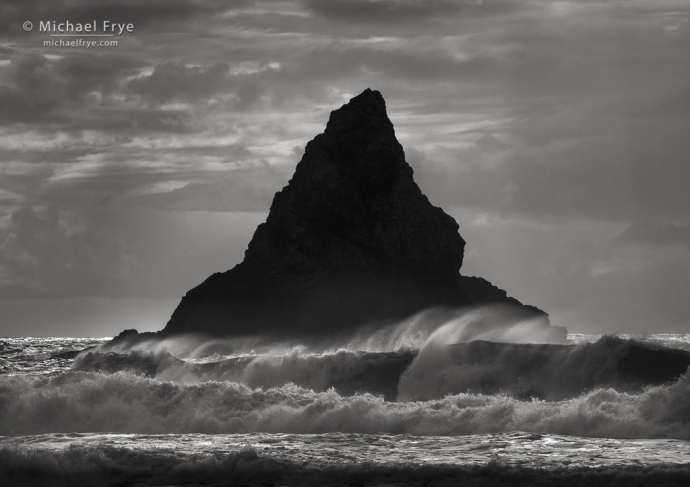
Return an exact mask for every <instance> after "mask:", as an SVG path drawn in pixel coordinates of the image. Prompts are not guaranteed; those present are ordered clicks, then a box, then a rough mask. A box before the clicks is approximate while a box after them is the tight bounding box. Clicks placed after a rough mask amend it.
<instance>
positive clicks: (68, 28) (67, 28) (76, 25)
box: [38, 20, 134, 36]
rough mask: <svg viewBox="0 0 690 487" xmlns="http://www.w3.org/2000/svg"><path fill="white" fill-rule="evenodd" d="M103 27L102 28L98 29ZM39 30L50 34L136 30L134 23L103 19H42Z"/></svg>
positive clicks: (119, 33)
mask: <svg viewBox="0 0 690 487" xmlns="http://www.w3.org/2000/svg"><path fill="white" fill-rule="evenodd" d="M99 24H100V27H102V28H101V29H100V30H99V29H98V27H99ZM38 30H39V32H47V33H49V34H81V33H86V34H97V33H98V34H104V35H118V36H120V35H122V34H124V33H126V32H134V24H120V23H117V22H111V21H109V20H103V21H102V22H100V23H99V22H98V21H96V20H94V21H91V22H86V23H81V22H70V21H69V20H68V21H65V22H56V21H54V20H53V21H50V20H46V21H44V20H41V21H40V22H39V23H38Z"/></svg>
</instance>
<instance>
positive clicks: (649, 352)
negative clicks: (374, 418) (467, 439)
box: [398, 329, 690, 400]
mask: <svg viewBox="0 0 690 487" xmlns="http://www.w3.org/2000/svg"><path fill="white" fill-rule="evenodd" d="M453 342H454V336H453V335H452V334H448V333H446V330H444V329H439V330H438V331H437V332H436V333H435V334H434V335H432V337H431V338H430V339H429V340H428V341H427V343H426V344H425V345H424V347H422V349H421V350H420V352H419V354H418V355H417V357H416V358H415V359H414V362H413V363H412V365H411V366H410V368H409V369H408V370H407V371H406V372H405V374H404V375H403V376H402V379H401V381H400V387H399V396H398V397H399V399H402V400H412V399H434V398H441V397H443V396H445V395H447V394H457V393H459V392H467V391H473V392H482V393H487V394H492V393H500V392H503V393H509V394H511V395H513V396H516V397H522V398H531V397H536V398H540V399H550V400H558V399H565V398H570V397H575V396H578V395H579V394H581V393H583V392H586V391H590V390H592V389H594V388H614V389H616V390H618V391H629V392H639V391H641V390H643V389H644V388H645V387H647V386H649V385H659V384H663V383H668V382H671V381H673V380H675V379H677V378H678V377H679V376H680V375H681V374H683V373H684V372H685V371H686V370H687V368H688V367H690V352H687V351H684V350H674V349H668V348H664V347H660V346H656V345H651V344H646V343H641V342H637V341H635V340H624V339H621V338H617V337H613V336H604V337H602V338H600V339H599V340H598V341H597V342H595V343H584V344H580V345H551V344H540V345H539V344H509V343H495V342H487V341H473V342H469V343H453Z"/></svg>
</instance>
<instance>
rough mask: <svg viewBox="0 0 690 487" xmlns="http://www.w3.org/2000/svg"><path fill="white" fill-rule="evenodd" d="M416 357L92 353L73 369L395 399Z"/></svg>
mask: <svg viewBox="0 0 690 487" xmlns="http://www.w3.org/2000/svg"><path fill="white" fill-rule="evenodd" d="M414 356H415V354H414V352H411V351H407V352H403V351H401V352H381V353H375V352H362V351H350V350H339V351H337V352H334V353H324V354H314V353H309V352H306V351H305V350H303V349H302V348H299V347H298V348H295V349H293V350H291V351H289V352H287V353H267V354H261V355H249V356H240V357H233V358H228V359H223V360H219V361H217V362H204V363H194V362H187V361H184V360H180V359H178V358H175V357H174V356H172V355H171V354H170V353H168V352H166V351H156V352H145V351H144V352H140V351H130V352H128V353H115V352H105V353H104V352H99V351H89V352H86V353H83V354H81V355H79V356H78V357H77V358H76V359H75V360H74V363H73V365H72V369H73V370H78V371H85V372H105V373H115V372H119V371H124V372H127V373H130V374H135V375H143V376H147V377H156V378H158V379H161V380H166V381H175V382H182V383H186V384H199V383H202V382H207V381H232V382H238V383H241V384H245V385H247V386H250V387H253V388H258V387H260V388H263V389H268V388H271V387H279V386H283V385H286V384H295V385H298V386H300V387H304V388H308V389H312V390H315V391H325V390H327V389H329V388H331V387H332V388H335V390H337V391H338V392H339V393H340V394H344V395H352V394H355V393H357V392H369V393H373V394H381V395H383V396H384V397H385V398H386V399H388V400H394V399H395V397H396V396H397V390H398V381H399V380H400V377H401V375H402V373H403V372H404V371H405V370H406V369H407V367H408V366H409V365H410V364H411V363H412V359H413V358H414Z"/></svg>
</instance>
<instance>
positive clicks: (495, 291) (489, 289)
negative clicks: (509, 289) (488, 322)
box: [460, 276, 549, 322]
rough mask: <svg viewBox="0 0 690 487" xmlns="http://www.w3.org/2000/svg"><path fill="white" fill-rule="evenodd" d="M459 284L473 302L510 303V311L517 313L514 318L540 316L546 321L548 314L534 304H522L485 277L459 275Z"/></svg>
mask: <svg viewBox="0 0 690 487" xmlns="http://www.w3.org/2000/svg"><path fill="white" fill-rule="evenodd" d="M460 286H461V287H462V289H463V291H465V293H466V294H467V296H468V297H469V298H470V300H471V301H472V303H474V304H503V305H506V304H507V305H511V306H510V308H511V313H513V314H516V315H518V316H515V318H520V317H523V318H542V319H544V320H546V321H547V322H548V316H549V315H548V314H546V313H545V312H544V311H542V310H540V309H539V308H537V307H536V306H531V305H529V304H522V303H521V302H520V301H518V300H517V299H515V298H513V297H511V296H508V293H506V292H505V291H504V290H503V289H500V288H498V287H496V286H494V285H493V284H491V283H490V282H489V281H487V280H486V279H483V278H481V277H473V276H460Z"/></svg>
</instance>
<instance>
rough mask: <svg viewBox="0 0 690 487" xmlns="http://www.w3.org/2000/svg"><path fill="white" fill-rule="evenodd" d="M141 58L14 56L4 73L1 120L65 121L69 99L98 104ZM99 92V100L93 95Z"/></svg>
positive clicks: (128, 73) (140, 64) (37, 122)
mask: <svg viewBox="0 0 690 487" xmlns="http://www.w3.org/2000/svg"><path fill="white" fill-rule="evenodd" d="M141 66H142V63H141V61H136V60H134V59H132V58H130V57H127V56H122V55H117V54H113V55H97V54H96V55H85V56H79V57H77V56H68V57H64V58H62V59H59V60H57V61H50V60H49V59H48V58H46V57H45V56H43V55H41V54H37V53H27V54H21V55H16V56H13V57H12V58H11V59H10V63H9V66H8V67H7V68H5V70H4V72H3V73H2V74H0V76H1V78H0V79H1V80H2V84H0V105H2V110H0V123H2V122H5V123H12V122H33V123H36V124H42V123H53V122H56V121H59V120H62V121H65V116H66V113H65V112H64V109H67V108H69V102H72V101H75V102H80V101H83V102H84V104H83V105H82V106H80V107H79V108H87V107H88V106H89V105H98V104H100V103H101V102H102V99H103V97H107V96H108V95H110V94H112V93H113V92H114V91H116V90H117V89H118V84H119V82H120V80H121V78H122V77H124V76H127V75H132V74H133V73H134V72H135V71H136V69H137V68H139V67H141ZM94 93H96V94H97V96H98V100H94V99H90V97H92V96H93V95H94Z"/></svg>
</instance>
